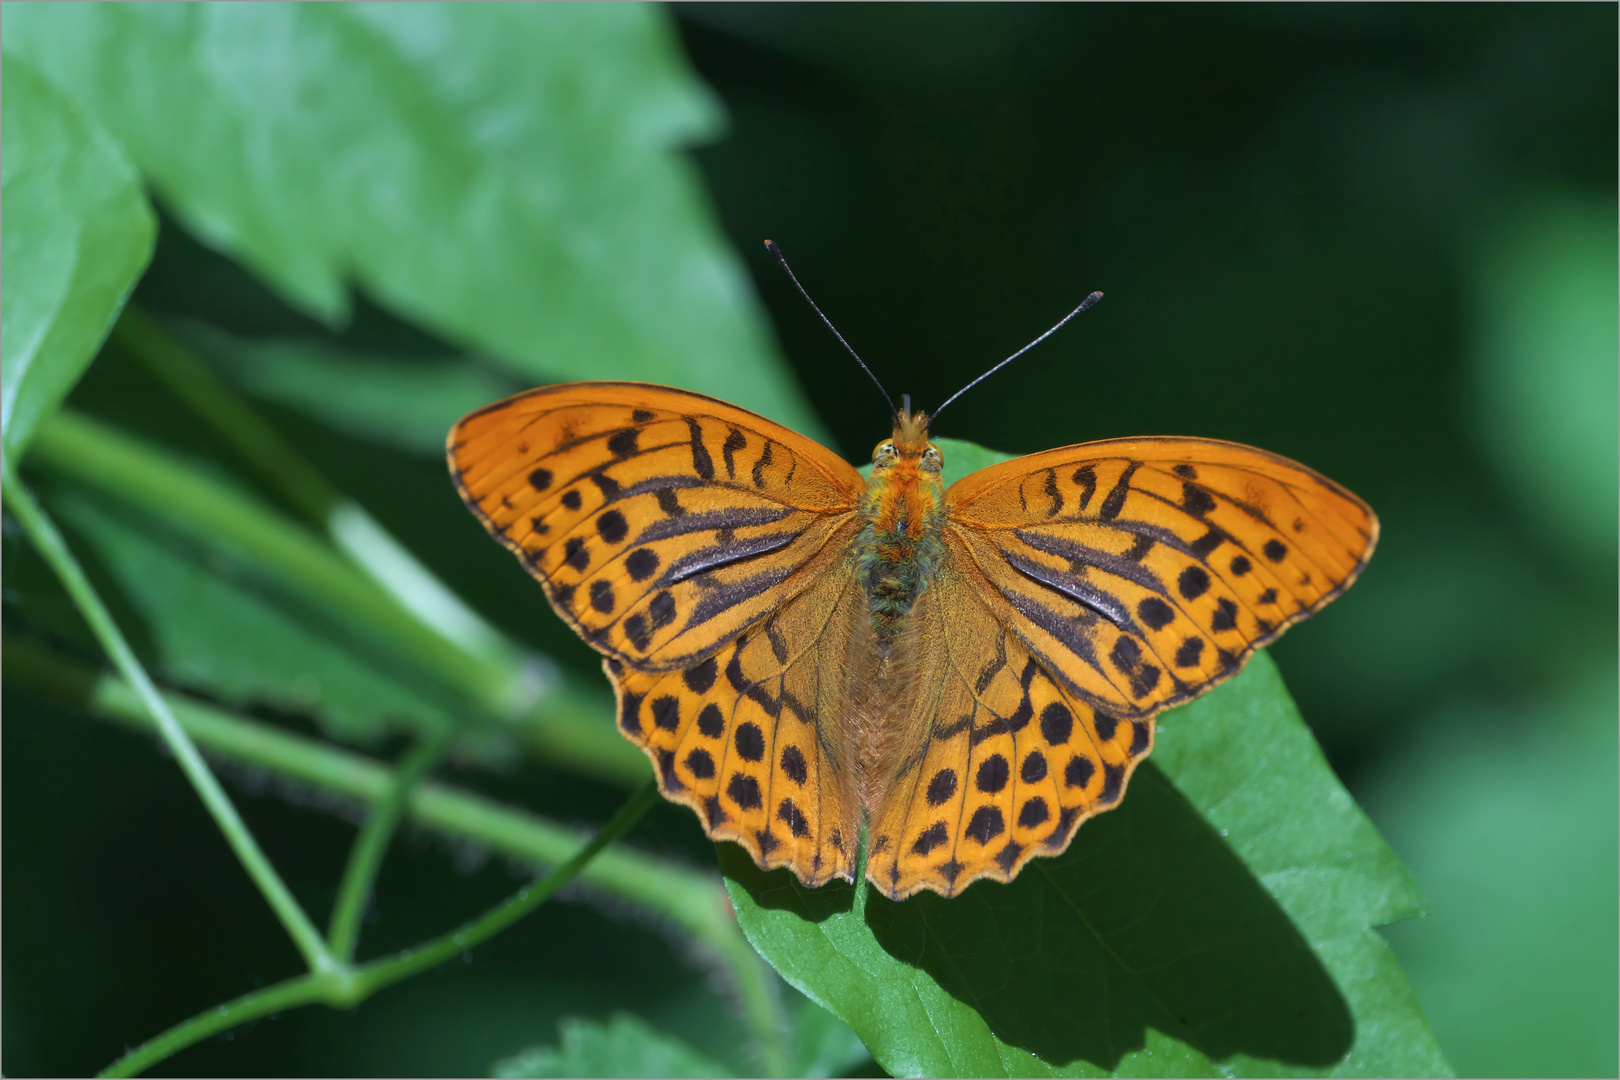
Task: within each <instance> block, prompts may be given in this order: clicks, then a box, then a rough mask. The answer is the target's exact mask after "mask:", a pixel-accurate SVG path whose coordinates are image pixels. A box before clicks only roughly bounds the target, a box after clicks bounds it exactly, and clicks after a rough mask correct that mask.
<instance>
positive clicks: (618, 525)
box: [448, 382, 862, 671]
mask: <svg viewBox="0 0 1620 1080" xmlns="http://www.w3.org/2000/svg"><path fill="white" fill-rule="evenodd" d="M448 454H449V459H450V472H451V475H452V477H453V478H454V480H455V483H456V487H457V490H459V491H460V492H461V496H462V498H463V499H465V500H466V502H467V505H468V507H469V508H471V509H472V511H473V513H474V514H475V515H476V516H477V517H478V519H479V520H480V521H482V522H483V523H484V526H485V528H487V529H488V530H489V531H490V534H491V535H493V536H494V537H495V539H497V540H499V541H500V542H501V543H502V544H504V545H505V546H506V547H508V548H509V549H511V550H512V551H513V552H514V553H515V554H516V555H517V556H518V558H519V559H520V560H522V562H523V565H524V566H525V567H526V568H527V569H528V570H529V572H530V573H531V574H533V575H534V576H535V577H536V578H538V579H539V580H540V583H541V584H542V585H543V586H544V587H545V593H546V597H547V599H548V600H550V601H551V606H552V607H553V608H554V609H555V610H556V612H557V614H558V615H560V616H561V617H562V618H563V619H564V620H565V621H566V622H567V623H568V624H569V625H570V626H572V627H573V628H574V630H575V631H576V632H577V633H578V634H579V635H580V637H582V638H584V639H585V641H586V643H587V644H589V645H590V646H591V647H592V648H594V649H596V650H597V651H598V652H601V653H602V654H604V655H605V656H607V657H609V658H611V659H614V660H616V661H618V662H619V663H621V664H623V665H624V666H626V667H628V668H630V669H633V670H639V671H676V670H682V669H685V668H688V667H690V666H692V664H694V663H696V662H699V661H701V660H703V659H705V658H707V657H709V656H713V655H714V654H715V653H716V652H718V651H719V650H720V649H721V648H722V647H724V646H725V644H726V643H727V642H729V641H730V640H732V639H733V638H735V637H736V636H737V635H738V634H740V633H741V632H742V631H743V630H744V629H745V628H747V627H748V626H749V625H751V624H753V623H755V622H757V621H759V620H760V619H762V618H764V617H765V616H766V615H767V614H769V613H770V612H772V611H775V610H776V609H778V608H780V607H781V606H782V605H783V604H784V603H786V602H787V600H789V599H790V598H791V597H792V596H794V595H795V594H797V593H798V592H800V591H802V590H803V589H804V588H805V587H806V585H807V584H808V583H809V580H810V577H809V575H808V574H806V573H805V570H806V568H807V566H808V565H809V564H811V563H812V562H813V561H814V560H815V558H816V556H817V555H818V554H819V553H821V552H822V550H823V549H824V548H825V547H826V545H827V544H828V542H829V541H830V540H831V539H832V538H833V537H834V536H835V535H837V534H839V530H840V529H841V528H843V527H844V525H845V524H846V523H847V521H848V520H849V518H850V516H851V514H852V513H853V511H854V508H855V504H856V500H857V499H858V498H859V496H860V493H861V490H862V481H861V478H860V474H859V473H857V472H856V471H855V470H854V469H853V468H852V467H851V466H850V465H849V464H848V463H847V462H845V461H844V460H842V459H841V458H839V457H838V456H837V455H836V454H833V453H832V452H831V451H829V450H826V449H824V448H823V447H821V446H818V445H817V444H816V443H814V442H812V441H811V440H809V439H806V438H804V437H803V436H802V435H798V434H796V433H794V432H792V431H789V430H788V429H787V428H784V427H782V426H781V425H779V424H776V423H773V422H771V421H769V420H766V419H765V418H764V417H761V416H756V415H755V414H753V413H751V412H747V411H746V410H743V409H739V408H737V407H736V406H733V405H727V404H726V403H724V402H722V401H716V400H715V399H714V398H710V397H705V396H703V395H701V394H693V393H689V392H687V391H684V390H675V389H671V388H669V387H663V386H651V385H646V384H641V383H617V382H586V383H567V384H562V385H558V386H546V387H541V388H540V389H538V390H531V391H529V392H528V393H525V394H519V395H517V396H516V397H511V398H507V399H506V400H505V401H501V402H497V403H496V404H494V405H491V406H489V407H487V408H484V409H480V410H478V411H477V412H474V413H471V414H469V415H468V416H466V417H464V418H463V419H462V420H461V421H460V422H459V423H457V424H456V426H455V427H454V428H452V429H451V431H450V436H449V440H448Z"/></svg>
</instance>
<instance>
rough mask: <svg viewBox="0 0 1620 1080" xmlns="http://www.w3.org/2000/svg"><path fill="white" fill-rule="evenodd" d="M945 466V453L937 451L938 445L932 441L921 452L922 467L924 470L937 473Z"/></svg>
mask: <svg viewBox="0 0 1620 1080" xmlns="http://www.w3.org/2000/svg"><path fill="white" fill-rule="evenodd" d="M944 468H945V455H944V454H941V453H940V452H939V447H937V446H935V445H934V444H933V443H929V444H928V448H927V449H925V450H924V451H923V453H922V469H923V471H924V472H929V473H937V472H940V471H941V470H943V469H944Z"/></svg>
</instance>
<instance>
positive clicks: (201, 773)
mask: <svg viewBox="0 0 1620 1080" xmlns="http://www.w3.org/2000/svg"><path fill="white" fill-rule="evenodd" d="M0 473H3V477H0V479H3V481H4V489H3V490H4V498H5V505H6V506H7V507H8V508H9V509H10V510H11V511H12V513H14V514H15V515H16V516H17V520H18V521H19V522H21V523H22V527H23V529H24V530H25V531H26V532H27V533H28V537H29V539H30V540H32V541H33V543H34V546H35V547H36V548H38V549H39V552H40V554H41V555H43V556H44V557H45V561H46V562H47V563H49V564H50V567H51V569H52V570H53V571H54V572H55V573H56V576H57V578H58V579H60V581H61V582H62V585H63V587H64V588H66V589H67V592H68V595H69V596H70V597H72V599H73V603H74V605H75V606H76V607H77V608H78V609H79V613H80V614H81V615H83V616H84V620H85V622H86V623H88V624H89V626H90V629H91V631H92V632H93V633H94V634H95V636H96V640H97V641H98V642H99V643H100V644H101V647H102V649H104V650H105V651H106V653H107V655H108V657H110V658H111V660H112V662H113V666H114V667H116V668H117V669H118V672H119V674H120V675H122V676H123V677H124V681H125V682H126V683H127V684H128V685H129V687H130V688H131V689H132V690H133V691H134V694H135V696H136V698H137V699H138V700H139V702H140V706H141V708H142V709H143V710H144V711H145V713H146V714H147V715H148V716H149V717H150V718H151V720H152V723H153V726H155V727H156V728H157V733H158V735H159V737H161V738H162V739H163V742H164V744H165V745H167V746H168V748H169V752H170V753H172V754H173V755H174V759H175V760H176V761H178V762H179V763H180V769H181V771H182V772H184V773H185V774H186V779H187V780H189V781H190V782H191V786H192V787H193V788H194V789H195V790H196V792H197V795H198V797H199V798H201V799H202V801H203V805H204V806H205V807H206V808H207V809H208V813H209V814H210V815H211V816H212V817H213V819H214V823H215V824H216V825H218V826H219V830H220V832H222V833H224V834H225V840H226V842H227V843H229V844H230V846H231V850H232V851H234V852H235V853H236V857H237V859H238V860H239V861H240V862H241V863H242V867H243V868H244V869H245V870H247V872H248V876H249V877H250V878H252V879H253V883H254V884H255V885H257V886H258V887H259V892H260V893H262V894H263V895H264V898H265V900H266V901H267V902H268V903H269V905H270V907H271V909H272V910H273V911H274V912H275V914H276V917H277V918H278V919H280V920H281V925H282V926H283V927H284V928H285V929H286V931H287V934H288V936H289V937H291V938H292V940H293V944H294V945H296V946H297V947H298V951H299V953H301V954H302V955H303V957H304V963H305V964H306V965H308V967H309V969H310V971H311V972H312V973H317V974H320V973H324V972H329V971H331V970H333V968H334V967H335V966H336V960H334V958H333V956H332V954H331V952H330V951H329V950H328V949H327V947H326V941H325V939H323V938H322V937H321V935H320V932H319V931H317V930H316V929H315V924H314V923H312V922H310V919H309V916H308V915H306V914H305V913H304V909H303V908H302V907H301V906H299V903H298V901H297V899H295V898H294V897H293V894H292V892H291V890H289V889H288V888H287V885H286V883H285V882H283V881H282V880H281V875H279V874H277V873H276V869H275V867H274V866H272V865H271V863H270V860H269V859H268V858H267V857H266V856H265V854H264V852H263V850H261V849H260V847H259V844H258V841H257V840H255V839H254V837H253V833H252V832H251V831H250V830H249V829H248V827H247V824H246V823H245V822H243V820H242V818H241V815H240V814H238V813H237V812H236V806H235V805H234V804H233V803H232V802H231V800H230V796H228V795H226V794H225V789H224V788H222V787H221V786H220V784H219V780H218V779H217V778H216V777H215V776H214V774H213V771H212V770H210V769H209V768H208V763H207V762H205V761H203V758H202V755H201V754H200V753H198V752H197V747H196V745H195V744H193V743H192V741H191V739H190V737H189V736H187V735H186V732H185V729H184V728H182V727H181V726H180V722H179V721H178V720H177V719H175V715H174V712H173V711H172V710H171V709H170V708H169V704H168V702H166V701H165V700H164V699H163V696H162V695H161V694H159V693H158V690H157V687H156V686H155V685H153V683H152V679H151V677H150V676H148V675H147V673H146V668H145V667H143V666H142V665H141V662H140V660H139V659H137V658H136V656H135V652H134V650H133V649H131V648H130V647H129V642H128V641H127V640H125V638H124V634H123V632H122V631H121V630H119V629H118V624H117V623H116V622H114V621H113V617H112V614H111V613H110V612H109V611H108V610H107V608H106V605H104V604H103V603H102V602H101V597H100V596H98V595H97V594H96V591H95V588H94V587H93V586H92V585H91V584H90V580H89V579H88V578H87V577H85V574H84V569H83V568H82V567H81V566H80V565H79V562H78V560H77V559H76V558H74V556H73V552H72V550H71V549H70V548H69V547H68V546H67V541H66V540H64V539H63V538H62V534H61V533H60V532H59V531H58V530H57V528H56V523H55V522H53V521H52V520H51V519H50V516H49V515H48V514H46V513H45V510H44V508H43V507H41V506H40V505H39V503H38V502H36V501H35V499H34V496H33V493H32V492H30V491H29V490H28V489H27V488H26V487H25V486H23V483H22V481H21V479H19V478H18V476H17V475H16V473H15V472H14V471H13V470H12V468H11V464H10V461H9V460H7V461H6V462H5V463H4V464H0Z"/></svg>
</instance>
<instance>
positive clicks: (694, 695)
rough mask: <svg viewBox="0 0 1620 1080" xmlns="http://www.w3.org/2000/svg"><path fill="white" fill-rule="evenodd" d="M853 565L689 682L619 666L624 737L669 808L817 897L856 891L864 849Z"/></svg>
mask: <svg viewBox="0 0 1620 1080" xmlns="http://www.w3.org/2000/svg"><path fill="white" fill-rule="evenodd" d="M852 532H853V526H849V527H847V529H846V532H845V533H844V534H843V535H841V536H839V537H836V538H835V539H834V541H833V542H832V543H831V544H829V545H828V547H829V548H830V549H834V550H838V551H841V552H844V553H846V554H845V557H843V558H840V559H838V560H836V561H833V562H829V563H828V564H826V565H825V566H823V567H822V568H820V572H818V573H817V574H816V575H815V580H814V583H813V584H811V585H810V586H809V587H808V588H806V589H805V591H804V592H803V593H801V594H799V595H798V596H797V597H795V598H794V599H793V600H791V601H790V602H789V603H788V604H787V605H785V606H784V607H783V608H782V609H781V610H780V611H778V612H776V613H774V614H773V615H771V616H769V617H768V618H766V619H765V620H763V621H762V622H760V623H759V624H757V625H756V626H754V627H752V628H750V629H749V630H748V631H746V632H744V633H743V634H742V635H741V636H740V637H738V638H737V639H736V640H734V641H732V642H731V643H729V644H728V645H726V647H725V648H723V649H722V650H721V651H720V652H719V653H718V654H716V655H714V656H711V657H709V658H708V659H706V660H703V661H701V662H699V663H697V664H694V665H692V666H691V667H689V668H687V669H685V670H683V671H676V672H638V671H634V670H631V669H629V668H626V667H624V666H623V665H622V664H619V663H618V662H617V661H615V660H612V659H609V660H608V661H606V667H607V671H608V675H609V677H610V678H612V679H613V681H614V684H615V687H616V689H617V691H618V698H619V726H620V729H621V730H622V731H623V732H624V733H625V735H626V736H627V737H629V738H630V740H631V741H632V742H634V743H635V744H636V745H637V746H640V747H641V748H642V749H643V750H644V751H646V753H647V756H648V757H649V758H650V759H651V760H652V762H653V766H654V769H655V770H656V772H657V774H658V782H659V786H660V788H661V790H662V791H663V793H664V795H665V797H666V798H669V799H671V800H673V801H675V802H679V803H682V804H684V805H686V806H689V807H691V808H692V810H694V811H695V812H696V813H697V815H698V819H699V820H700V821H701V822H702V823H703V826H704V830H705V831H706V832H707V833H708V834H709V836H710V837H712V838H713V839H715V840H733V841H735V842H737V843H738V844H740V845H742V846H743V847H744V848H745V849H747V851H748V853H749V854H750V855H752V856H753V858H754V861H755V862H756V863H758V864H759V865H760V866H761V867H763V868H766V869H770V868H773V867H777V866H789V867H791V868H792V869H793V871H794V872H795V873H796V874H797V875H798V876H799V879H800V880H801V881H803V882H804V883H805V884H806V885H810V886H816V885H821V884H823V883H825V882H826V881H829V880H831V879H832V878H834V877H838V878H843V879H844V880H853V879H854V866H855V859H856V847H857V845H858V844H859V838H860V807H859V802H858V799H857V796H856V793H855V772H854V761H853V747H852V745H851V739H850V734H851V724H850V698H851V690H852V680H853V679H855V678H856V677H857V671H856V666H855V663H854V658H853V657H852V655H851V654H852V651H853V650H854V649H855V647H856V646H857V644H858V642H859V640H860V639H859V634H860V632H861V630H862V627H863V626H864V623H865V619H866V604H865V597H864V596H863V595H862V593H861V589H860V585H859V582H858V580H857V578H856V576H855V573H854V569H853V565H852V563H851V562H850V560H849V559H848V557H847V552H848V547H849V538H850V534H852Z"/></svg>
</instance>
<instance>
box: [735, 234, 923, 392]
mask: <svg viewBox="0 0 1620 1080" xmlns="http://www.w3.org/2000/svg"><path fill="white" fill-rule="evenodd" d="M765 250H766V251H769V252H770V253H771V254H772V255H775V256H776V261H777V262H779V263H781V264H782V269H783V270H786V271H787V276H788V279H789V280H790V281H792V282H793V287H794V288H795V289H798V290H799V295H800V296H802V297H804V302H805V303H807V304H809V305H810V307H811V309H812V310H814V311H815V313H816V314H817V315H821V321H822V322H824V323H826V324H827V329H829V330H831V331H832V332H833V337H835V338H837V339H838V343H839V344H840V345H842V346H843V347H844V348H846V349H849V355H851V356H853V357H855V362H856V363H857V364H859V365H861V370H862V371H864V372H866V374H867V375H869V376H871V379H872V381H873V382H874V383H877V388H878V393H880V394H882V395H883V400H884V401H887V402H888V403H889V412H891V413H894V415H896V416H898V415H900V414H899V413H898V412H896V411H895V408H894V398H892V397H890V396H889V392H888V391H887V390H885V389H883V384H882V383H880V382H878V377H877V376H876V375H873V374H872V369H871V368H869V367H867V366H866V361H865V360H862V359H861V357H860V354H859V353H857V352H856V351H855V350H854V349H850V346H849V342H847V341H845V340H844V335H843V334H840V333H839V332H838V327H836V326H834V325H833V324H832V320H831V319H829V318H827V316H825V315H822V314H821V309H820V308H818V307H816V302H815V301H814V300H812V299H810V294H809V293H807V292H805V291H804V286H803V285H800V284H799V279H798V277H797V276H796V275H795V274H794V273H793V268H792V267H790V266H789V265H788V264H787V260H786V259H784V258H783V257H782V249H781V248H779V247H777V246H776V241H775V240H767V241H765Z"/></svg>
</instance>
